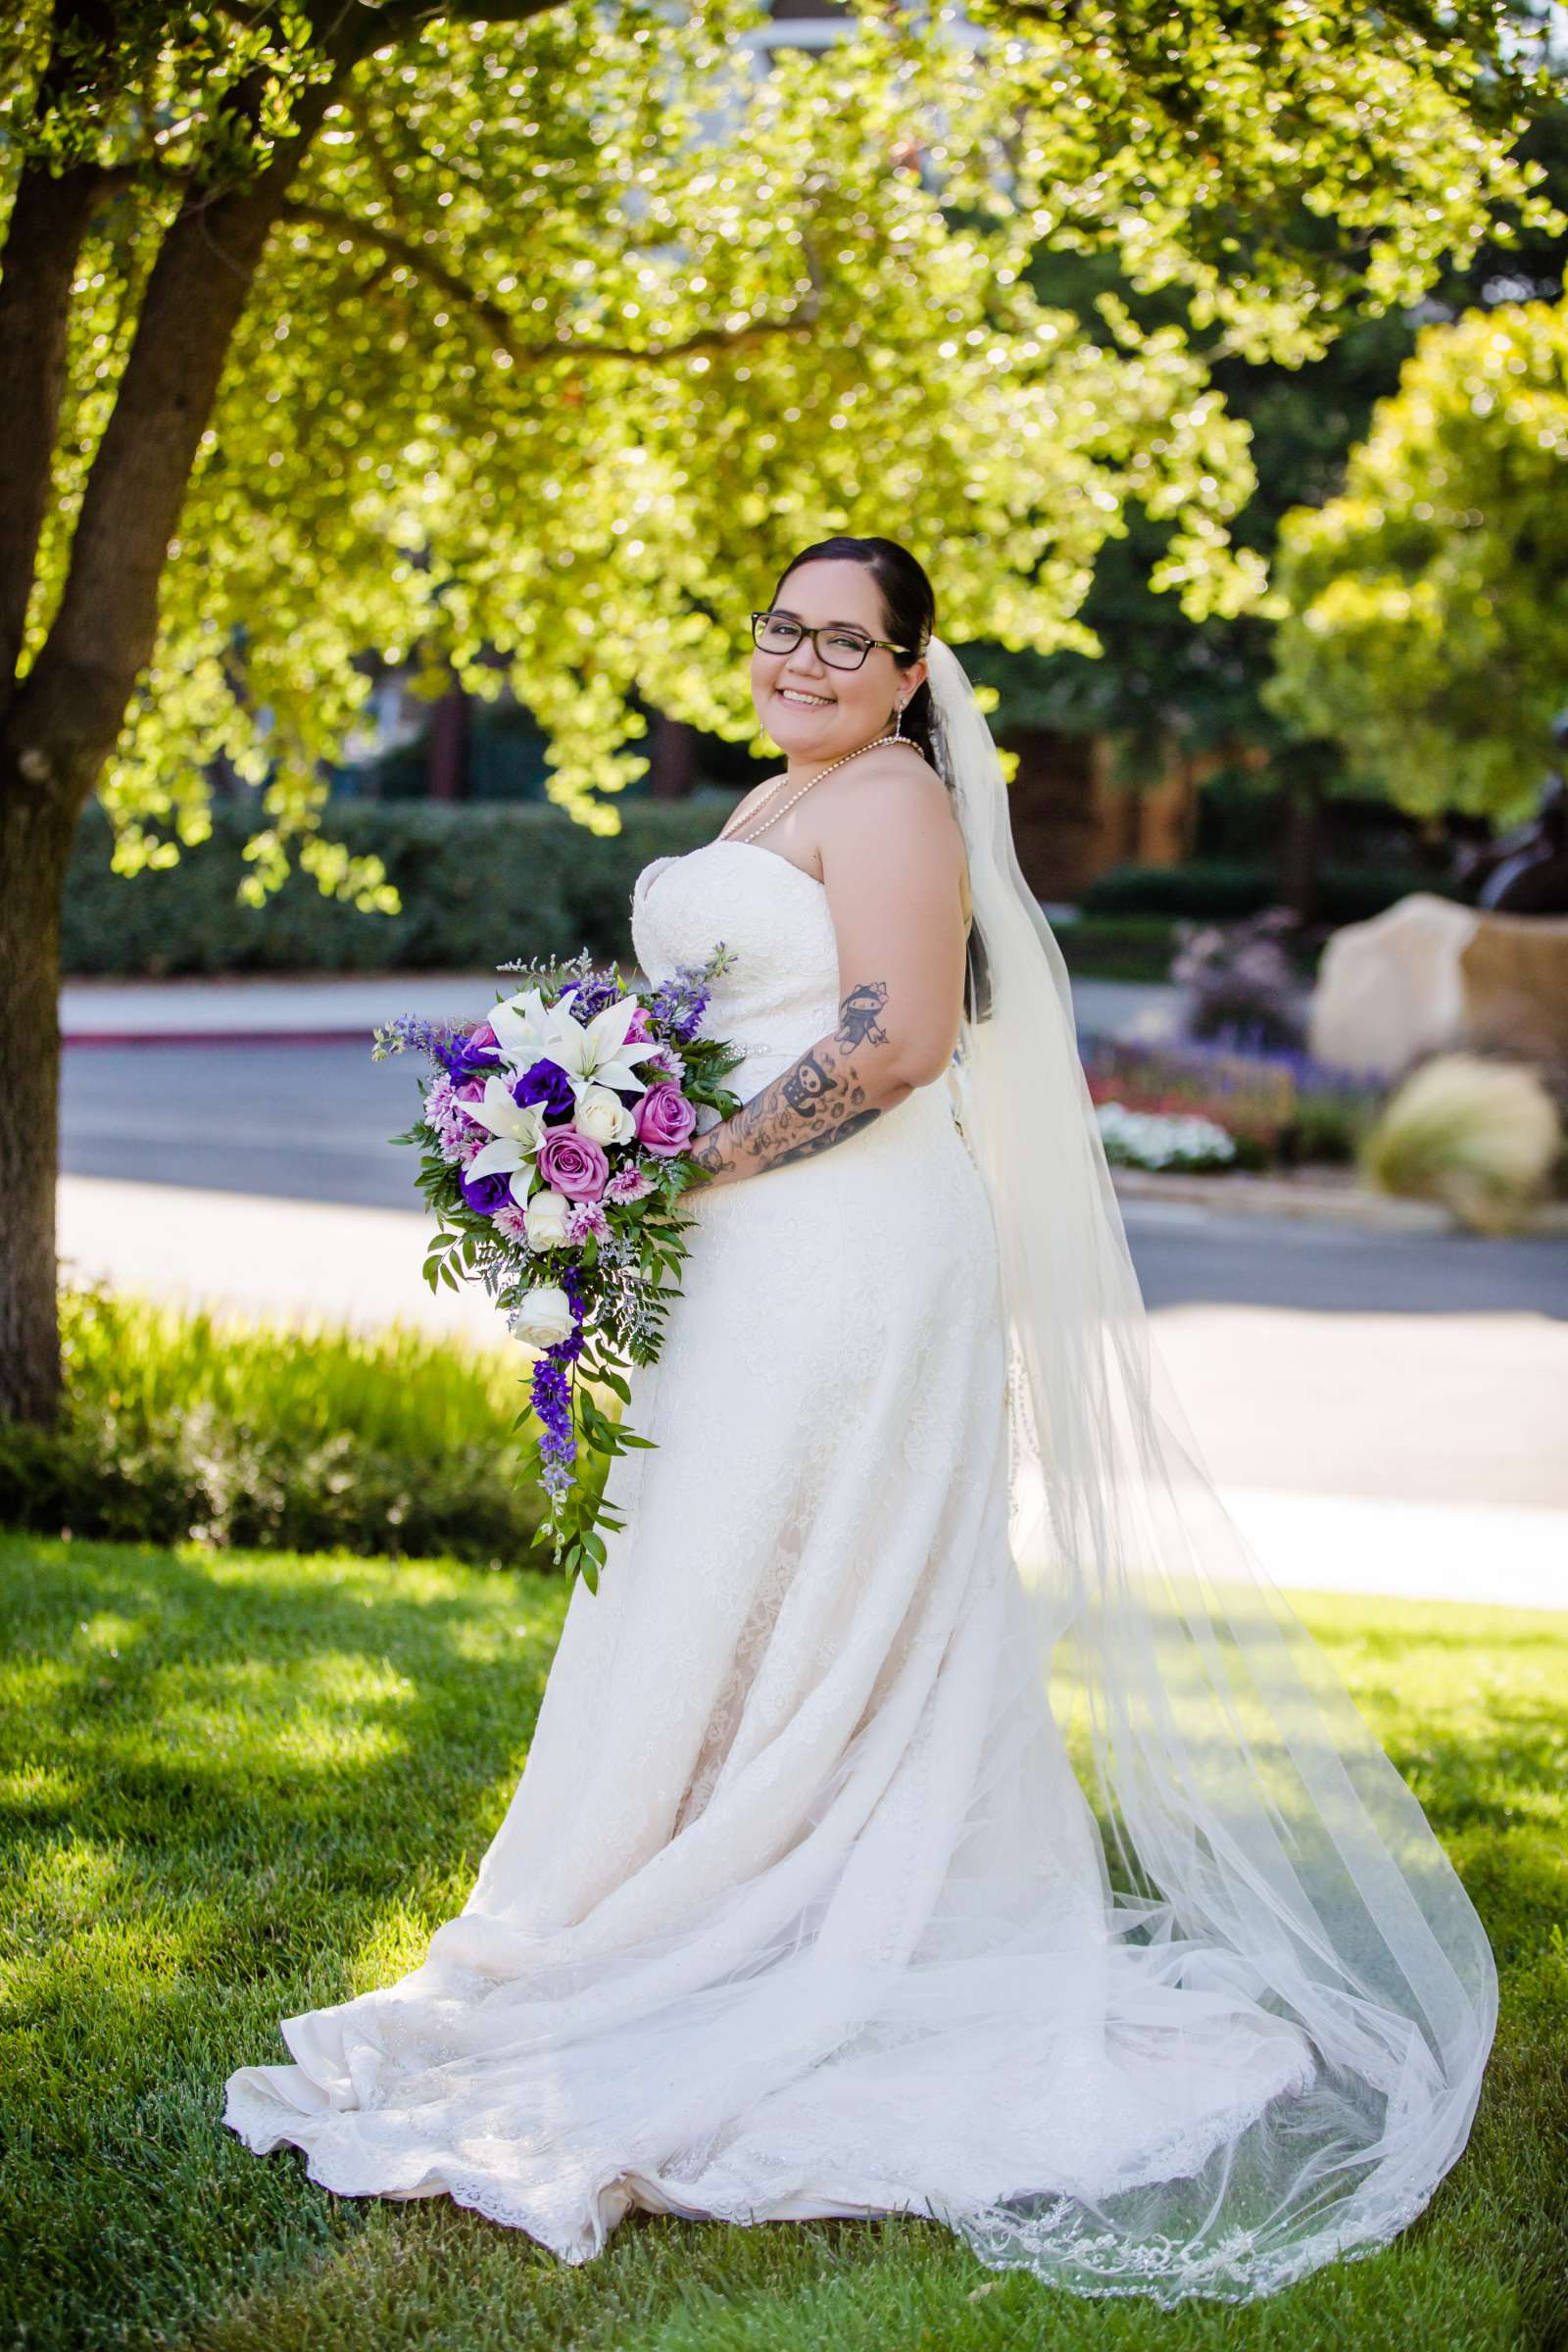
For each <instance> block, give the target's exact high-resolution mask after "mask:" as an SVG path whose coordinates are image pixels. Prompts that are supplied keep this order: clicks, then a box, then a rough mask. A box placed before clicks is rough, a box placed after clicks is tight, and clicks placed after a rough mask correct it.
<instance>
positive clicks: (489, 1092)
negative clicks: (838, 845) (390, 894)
mask: <svg viewBox="0 0 1568 2352" xmlns="http://www.w3.org/2000/svg"><path fill="white" fill-rule="evenodd" d="M729 961H730V957H729V955H728V952H727V951H726V949H725V948H724V947H723V945H722V943H720V944H719V945H718V946H717V947H716V948H715V949H714V951H713V953H712V955H711V956H710V957H709V959H708V961H707V962H706V963H705V964H701V965H688V966H682V967H681V969H680V970H678V971H677V972H676V973H675V974H674V976H673V978H671V979H669V980H666V981H664V982H662V984H661V985H660V986H658V987H656V988H650V989H645V990H640V991H639V990H633V989H629V988H627V987H626V985H625V984H624V982H623V981H622V979H621V976H620V972H619V970H618V968H616V967H611V968H609V969H600V968H596V967H595V966H594V965H593V964H592V963H591V962H590V960H589V958H588V956H587V954H586V953H584V954H582V955H580V956H574V957H573V958H572V959H571V960H570V961H569V962H563V963H543V964H542V963H528V964H517V963H511V964H501V965H498V966H497V969H498V970H500V971H504V972H521V973H526V974H527V975H528V983H527V985H525V986H524V987H522V988H519V989H518V990H517V991H516V993H515V994H514V995H512V996H509V997H503V998H502V999H501V1000H500V1001H499V1002H498V1003H497V1004H495V1005H492V1006H491V1009H490V1012H489V1014H488V1016H487V1017H486V1018H485V1019H483V1020H482V1021H480V1022H478V1023H477V1024H476V1025H474V1026H472V1027H468V1026H466V1025H464V1024H461V1023H457V1022H442V1021H427V1020H421V1019H419V1018H418V1017H417V1016H415V1015H405V1016H402V1017H400V1018H399V1019H397V1020H393V1021H389V1022H387V1023H385V1024H384V1025H383V1026H382V1027H380V1028H378V1029H377V1030H376V1031H375V1032H374V1038H373V1043H372V1046H371V1058H372V1059H373V1060H375V1061H382V1060H384V1059H385V1058H386V1056H387V1055H388V1054H402V1053H409V1052H414V1053H420V1054H425V1055H426V1056H427V1057H428V1059H429V1061H430V1062H431V1064H432V1069H433V1074H432V1076H431V1077H429V1078H421V1079H420V1081H419V1092H420V1099H421V1110H420V1115H419V1117H418V1118H417V1119H416V1121H415V1122H414V1125H413V1126H412V1127H411V1128H410V1130H409V1132H408V1133H407V1134H406V1135H400V1136H394V1137H393V1138H392V1141H393V1142H394V1143H399V1144H416V1145H417V1146H418V1147H419V1152H420V1158H419V1174H418V1186H419V1190H420V1191H421V1192H422V1193H423V1195H424V1198H425V1200H426V1201H427V1202H428V1203H429V1206H430V1208H431V1210H432V1211H433V1212H434V1215H435V1219H436V1232H435V1236H434V1238H433V1240H432V1241H431V1243H430V1246H429V1249H428V1251H427V1253H426V1256H425V1262H424V1276H425V1280H426V1281H427V1282H428V1283H429V1285H430V1287H431V1289H432V1290H434V1289H435V1288H436V1286H437V1284H438V1283H441V1282H446V1283H448V1284H449V1285H450V1286H451V1287H452V1288H453V1289H454V1290H456V1289H457V1287H458V1284H459V1282H460V1280H469V1281H477V1282H481V1283H482V1284H483V1285H484V1287H485V1289H486V1291H487V1292H488V1293H489V1294H490V1296H491V1297H492V1298H493V1299H495V1302H496V1304H497V1306H498V1307H499V1308H501V1310H502V1311H503V1312H504V1313H505V1315H506V1317H507V1324H508V1328H509V1330H510V1331H511V1332H512V1333H513V1335H514V1336H515V1338H516V1339H517V1340H519V1341H521V1342H522V1343H523V1344H524V1345H525V1346H528V1347H532V1348H536V1349H537V1350H538V1353H537V1355H536V1357H535V1360H534V1364H533V1369H532V1374H531V1377H530V1390H531V1403H532V1409H533V1412H534V1415H535V1417H536V1419H537V1422H538V1427H539V1436H538V1441H537V1443H536V1445H535V1446H534V1447H533V1449H532V1451H531V1452H530V1453H528V1454H527V1455H526V1456H525V1457H524V1461H523V1465H522V1467H523V1470H524V1472H528V1471H532V1472H534V1473H536V1475H537V1477H538V1479H539V1483H540V1486H541V1487H542V1489H543V1491H544V1495H545V1497H546V1504H547V1509H546V1516H545V1519H544V1521H543V1524H542V1525H541V1526H540V1529H539V1532H538V1534H537V1535H536V1537H535V1538H534V1541H535V1543H536V1544H544V1543H547V1542H548V1543H552V1544H554V1556H555V1560H556V1564H557V1565H558V1566H559V1567H562V1568H564V1569H565V1571H566V1572H567V1574H568V1575H569V1574H580V1575H581V1576H582V1578H583V1580H584V1582H585V1583H586V1584H587V1586H588V1588H589V1590H590V1592H593V1591H597V1589H598V1582H599V1570H600V1568H601V1567H602V1565H603V1564H604V1559H605V1544H604V1539H603V1537H602V1536H601V1535H600V1534H599V1532H598V1529H599V1527H600V1525H603V1526H605V1527H613V1528H619V1527H621V1526H623V1525H624V1522H623V1521H622V1520H620V1519H618V1518H617V1517H615V1515H614V1514H613V1511H612V1510H611V1508H610V1506H609V1504H608V1502H607V1500H606V1498H605V1495H604V1475H600V1476H598V1477H590V1478H584V1476H583V1475H582V1470H583V1466H584V1462H585V1460H586V1462H587V1463H588V1464H589V1465H591V1466H592V1467H593V1468H594V1469H595V1470H598V1471H601V1472H602V1473H604V1474H608V1470H609V1464H610V1460H611V1457H612V1456H613V1455H615V1454H618V1453H623V1452H624V1451H625V1450H626V1448H627V1447H628V1446H650V1445H652V1443H653V1441H652V1440H651V1439H649V1438H642V1437H638V1436H637V1435H636V1434H635V1433H634V1432H632V1431H631V1430H629V1429H628V1428H627V1427H626V1425H625V1422H624V1420H622V1421H619V1422H615V1421H613V1420H611V1418H610V1417H609V1415H608V1414H606V1413H605V1412H603V1411H601V1409H600V1407H599V1405H598V1404H597V1403H596V1402H595V1400H594V1397H593V1395H592V1390H591V1385H590V1384H592V1383H596V1382H597V1383H602V1384H603V1385H604V1386H605V1387H606V1388H607V1389H609V1390H611V1391H612V1392H613V1395H615V1396H616V1397H619V1399H620V1401H621V1403H622V1404H626V1403H628V1402H629V1401H630V1396H631V1392H630V1389H629V1387H628V1385H627V1381H626V1377H625V1375H626V1372H627V1370H628V1368H629V1367H630V1366H631V1365H633V1364H651V1363H654V1362H656V1361H657V1360H658V1357H659V1352H660V1348H661V1347H662V1341H663V1325H664V1317H665V1314H666V1312H667V1310H668V1304H669V1299H670V1298H671V1297H673V1296H678V1294H679V1275H680V1270H681V1267H682V1264H683V1263H684V1260H685V1256H686V1243H685V1232H686V1226H687V1222H688V1221H687V1220H686V1219H685V1218H683V1217H681V1216H680V1215H679V1214H678V1213H677V1204H678V1202H679V1201H680V1197H681V1195H682V1194H683V1193H684V1192H686V1191H688V1190H689V1189H690V1188H691V1186H693V1185H694V1184H703V1183H706V1182H707V1180H708V1179H707V1176H706V1174H705V1172H704V1170H703V1169H702V1168H701V1167H699V1166H698V1164H697V1162H696V1161H695V1160H694V1159H693V1158H692V1156H691V1153H690V1152H689V1150H688V1148H687V1147H688V1146H689V1144H690V1143H691V1141H692V1138H693V1136H694V1135H695V1134H696V1133H698V1131H699V1129H700V1127H701V1126H702V1125H703V1124H705V1123H706V1124H708V1125H712V1124H714V1123H715V1122H716V1121H718V1120H720V1119H724V1118H728V1117H729V1116H730V1115H731V1113H732V1112H734V1111H735V1110H737V1109H739V1107H740V1103H739V1100H738V1098H737V1097H736V1096H735V1095H733V1094H731V1093H730V1092H729V1091H728V1090H727V1089H726V1088H725V1087H724V1086H723V1085H721V1084H720V1081H721V1080H722V1079H723V1078H724V1077H726V1076H727V1075H728V1073H729V1072H730V1071H731V1070H732V1069H734V1068H735V1066H736V1064H737V1063H738V1062H739V1061H740V1060H741V1059H742V1058H743V1056H742V1054H740V1052H739V1051H737V1050H736V1049H735V1048H733V1047H731V1046H729V1045H727V1044H725V1043H722V1042H721V1041H719V1040H717V1039H714V1038H706V1037H703V1036H700V1035H699V1031H700V1029H701V1026H702V1021H703V1016H704V1014H705V1013H706V1011H707V1009H708V1003H709V998H710V995H711V988H712V983H713V981H714V979H715V978H716V977H717V976H718V974H719V973H720V972H722V971H724V970H725V969H726V968H727V967H728V964H729ZM705 1112H706V1114H707V1117H706V1122H705V1120H704V1116H703V1114H704V1113H705ZM527 1418H528V1415H527V1412H526V1410H525V1411H523V1412H520V1413H519V1414H518V1416H517V1425H520V1424H521V1423H522V1422H524V1421H526V1419H527Z"/></svg>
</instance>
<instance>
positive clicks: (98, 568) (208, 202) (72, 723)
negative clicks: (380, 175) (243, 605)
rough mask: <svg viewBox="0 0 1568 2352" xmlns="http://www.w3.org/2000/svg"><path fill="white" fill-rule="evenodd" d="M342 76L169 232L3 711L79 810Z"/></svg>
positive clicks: (11, 750) (123, 700)
mask: <svg viewBox="0 0 1568 2352" xmlns="http://www.w3.org/2000/svg"><path fill="white" fill-rule="evenodd" d="M334 87H335V83H334V82H332V81H326V82H321V83H318V84H316V85H314V86H313V87H312V88H311V89H310V90H309V91H307V92H306V93H305V94H304V96H303V97H302V98H301V100H300V102H299V104H298V106H297V108H296V112H295V121H294V124H293V126H292V129H291V131H290V134H289V136H288V137H287V139H285V140H283V141H280V142H279V144H278V147H277V149H276V150H275V152H274V154H273V157H272V160H271V162H270V164H269V165H268V167H267V169H266V170H265V171H263V172H258V174H257V175H256V177H255V178H254V179H253V180H251V181H250V182H248V183H247V184H245V185H243V186H230V187H227V188H225V189H223V190H222V191H221V192H220V193H218V194H213V193H211V192H204V193H202V194H200V195H197V196H193V197H192V198H191V199H190V200H189V201H187V202H186V203H185V204H184V205H183V206H182V207H181V210H180V211H179V213H178V214H177V216H176V217H175V219H174V220H173V221H172V222H171V224H170V226H169V228H168V230H167V231H166V233H165V236H164V239H163V242H162V244H161V246H160V248H159V251H158V258H157V260H156V261H155V262H154V264H153V268H152V271H151V274H150V276H149V278H148V281H147V288H146V292H145V294H144V296H143V299H142V306H141V315H140V317H139V319H138V320H137V323H136V332H135V336H134V338H133V340H132V342H131V347H130V352H129V355H128V357H127V359H126V361H125V366H124V369H123V373H122V376H121V380H120V387H119V391H118V393H117V395H116V399H115V405H114V409H113V411H112V413H111V415H110V417H109V421H108V423H107V424H106V426H105V427H104V431H103V436H102V438H101V440H100V441H99V444H98V449H97V452H96V454H95V456H94V458H93V462H92V468H91V471H90V472H89V474H88V477H87V487H86V490H85V493H84V495H83V498H82V503H81V513H80V515H79V516H78V518H77V522H76V529H75V534H74V537H73V543H72V550H71V564H70V568H69V571H68V573H67V577H66V585H65V589H64V592H63V594H62V596H61V600H60V605H59V608H58V610H57V612H56V614H55V617H54V622H53V625H52V626H51V628H50V631H49V635H48V639H47V641H46V643H45V645H44V647H43V650H42V652H41V653H40V654H39V657H38V660H37V661H36V662H35V663H34V664H33V667H32V668H31V670H30V671H29V672H28V674H27V676H26V678H25V681H24V682H23V684H22V685H21V686H20V688H18V690H17V692H16V695H15V697H14V700H13V702H12V705H11V708H10V711H9V712H8V713H7V714H6V724H5V730H4V732H5V736H6V738H7V741H6V743H5V744H4V746H3V747H0V748H3V749H4V751H5V752H6V753H7V754H8V755H9V760H8V764H10V765H11V767H12V769H13V772H15V773H18V774H21V775H24V776H26V777H29V778H31V779H32V781H33V782H34V783H35V784H36V785H37V787H38V788H39V790H40V791H41V792H43V793H44V794H46V795H47V796H48V797H49V798H51V799H53V800H55V801H57V802H65V803H66V804H68V805H70V806H71V807H72V808H73V809H75V808H79V806H80V804H81V802H82V801H83V800H84V799H85V798H86V796H87V793H88V792H89V791H90V790H91V788H92V785H93V783H94V782H95V781H96V779H97V775H98V771H99V769H100V767H101V766H102V763H103V761H104V760H106V759H107V758H108V756H109V754H110V753H111V752H112V751H113V749H114V746H115V743H116V740H117V739H118V737H119V734H120V730H121V727H122V725H123V720H124V713H125V707H126V704H127V703H128V701H129V699H130V696H131V693H132V692H133V690H134V687H135V683H136V680H137V678H138V676H139V675H140V674H141V672H142V670H143V669H144V668H145V667H146V665H147V663H148V662H150V660H151V659H152V653H153V647H154V644H155V642H156V638H157V629H158V595H159V583H160V581H161V578H162V575H163V569H164V565H165V563H166V562H167V560H168V554H169V542H170V540H171V539H172V537H173V535H174V531H175V529H176V527H177V525H178V522H179V513H180V508H181V506H182V505H183V503H184V498H185V491H186V486H187V484H188V482H189V479H190V473H191V468H192V466H194V464H195V461H196V453H197V450H198V448H199V447H200V444H201V437H202V434H203V432H204V431H205V430H206V427H207V421H208V418H209V417H210V416H211V414H212V409H213V402H214V399H215V398H216V396H217V392H218V387H219V383H220V381H221V376H222V372H223V368H224V364H225V362H226V360H227V358H228V351H229V345H230V343H231V341H232V339H233V333H234V328H235V325H236V323H237V321H238V319H239V317H240V314H241V312H242V311H243V309H244V307H245V303H246V301H247V300H248V298H249V295H250V290H251V285H252V282H253V280H254V278H255V274H256V270H257V266H258V264H259V262H260V260H261V257H262V254H263V251H264V250H265V248H266V245H267V240H268V237H269V235H270V232H271V228H272V224H273V222H274V221H275V220H276V218H277V214H278V210H279V207H280V205H281V203H282V201H283V197H284V192H285V191H286V189H287V187H288V185H289V182H290V180H291V179H292V178H293V177H294V175H295V173H296V172H297V171H298V169H299V165H300V160H301V157H302V155H303V154H304V152H305V151H306V149H307V148H308V147H309V145H310V143H311V141H312V139H314V137H315V135H316V132H317V130H318V128H319V124H320V122H321V118H322V116H323V115H324V113H325V111H326V108H327V107H328V106H329V105H330V104H331V102H332V98H333V94H334Z"/></svg>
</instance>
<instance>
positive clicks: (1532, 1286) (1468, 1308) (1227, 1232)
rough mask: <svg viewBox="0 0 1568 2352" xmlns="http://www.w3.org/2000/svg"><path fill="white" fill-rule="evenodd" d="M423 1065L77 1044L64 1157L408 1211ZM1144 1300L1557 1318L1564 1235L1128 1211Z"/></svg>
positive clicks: (144, 1174)
mask: <svg viewBox="0 0 1568 2352" xmlns="http://www.w3.org/2000/svg"><path fill="white" fill-rule="evenodd" d="M422 1066H423V1065H422V1063H417V1062H415V1061H413V1060H397V1059H392V1060H388V1061H382V1062H372V1061H371V1060H370V1058H369V1056H368V1053H367V1052H365V1051H364V1050H362V1049H361V1048H360V1047H357V1046H346V1045H301V1044H290V1045H254V1044H250V1045H243V1046H224V1047H214V1046H188V1045H167V1046H148V1047H128V1048H124V1049H115V1048H107V1047H93V1048H88V1047H77V1048H73V1049H68V1051H67V1053H66V1055H65V1063H64V1078H63V1088H64V1102H63V1106H62V1143H63V1148H62V1155H61V1164H62V1166H63V1167H64V1168H66V1169H67V1170H69V1171H70V1172H72V1173H73V1174H75V1175H82V1176H99V1177H113V1178H118V1179H120V1180H122V1181H128V1182H131V1183H138V1184H159V1185H176V1186H188V1187H195V1188H197V1189H200V1190H206V1191H215V1192H230V1193H245V1194H260V1195H264V1196H266V1197H268V1198H270V1199H273V1200H283V1201H336V1202H341V1203H343V1204H345V1205H353V1206H363V1207H379V1208H411V1207H417V1205H418V1202H417V1195H416V1194H415V1192H414V1188H413V1178H414V1155H413V1153H412V1152H410V1151H409V1150H407V1149H406V1148H405V1149H402V1150H400V1149H398V1148H396V1147H394V1146H393V1145H391V1144H390V1143H389V1142H388V1141H387V1138H388V1137H389V1136H391V1135H394V1134H396V1133H398V1132H399V1131H400V1130H401V1129H402V1128H403V1127H405V1126H406V1125H407V1124H408V1122H409V1120H410V1118H411V1117H412V1115H413V1113H414V1112H415V1111H416V1110H417V1106H418V1092H417V1085H416V1074H417V1070H418V1069H420V1068H422ZM1127 1228H1128V1233H1129V1236H1130V1238H1131V1241H1132V1247H1133V1253H1134V1256H1135V1258H1136V1260H1137V1264H1138V1271H1139V1275H1140V1278H1141V1280H1142V1282H1143V1285H1144V1290H1145V1295H1146V1297H1147V1298H1148V1299H1149V1302H1150V1304H1151V1305H1152V1306H1161V1307H1165V1306H1175V1305H1181V1304H1187V1303H1201V1302H1208V1303H1222V1302H1229V1303H1238V1304H1242V1303H1245V1304H1250V1305H1257V1306H1274V1307H1298V1308H1305V1309H1312V1310H1315V1311H1317V1312H1319V1313H1334V1312H1340V1313H1352V1312H1353V1313H1378V1312H1382V1313H1397V1314H1424V1313H1434V1312H1441V1313H1445V1314H1455V1313H1469V1314H1480V1313H1487V1312H1494V1313H1495V1312H1497V1311H1499V1310H1502V1311H1506V1310H1516V1311H1520V1310H1522V1311H1526V1312H1531V1313H1536V1314H1546V1315H1551V1316H1555V1317H1568V1242H1564V1241H1560V1240H1550V1241H1518V1242H1495V1241H1480V1240H1476V1239H1473V1238H1467V1237H1462V1236H1458V1235H1446V1234H1422V1233H1369V1232H1362V1231H1359V1230H1358V1229H1356V1228H1355V1227H1348V1226H1341V1225H1335V1226H1329V1225H1319V1224H1312V1223H1309V1222H1306V1221H1304V1220H1290V1221H1285V1220H1281V1221H1278V1222H1276V1221H1274V1220H1272V1219H1265V1218H1260V1217H1256V1216H1230V1217H1227V1216H1223V1215H1221V1214H1218V1213H1216V1212H1215V1211H1213V1210H1207V1209H1201V1208H1187V1207H1182V1206H1176V1205H1173V1204H1169V1203H1165V1202H1137V1203H1133V1204H1130V1205H1129V1208H1128V1211H1127Z"/></svg>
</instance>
